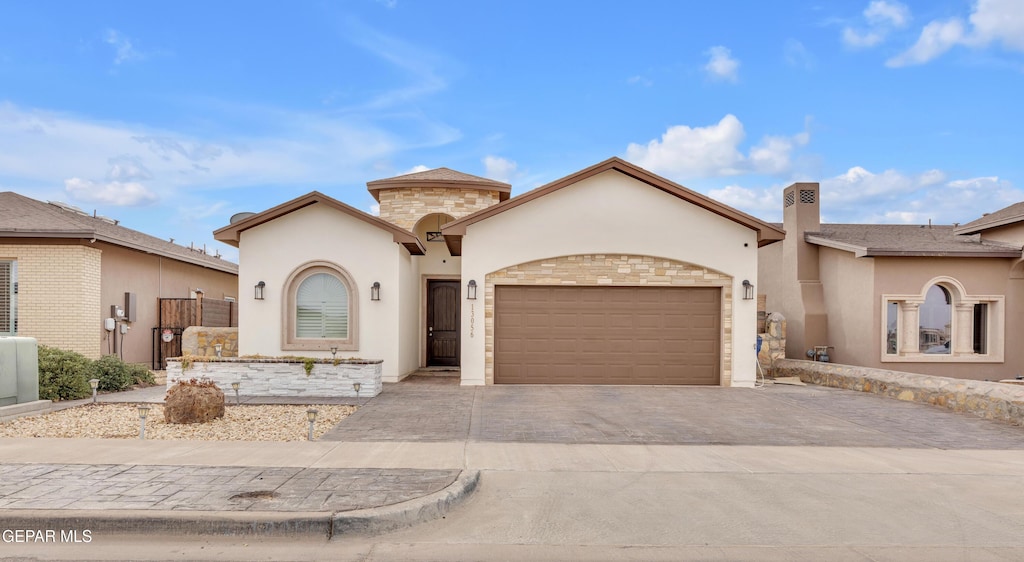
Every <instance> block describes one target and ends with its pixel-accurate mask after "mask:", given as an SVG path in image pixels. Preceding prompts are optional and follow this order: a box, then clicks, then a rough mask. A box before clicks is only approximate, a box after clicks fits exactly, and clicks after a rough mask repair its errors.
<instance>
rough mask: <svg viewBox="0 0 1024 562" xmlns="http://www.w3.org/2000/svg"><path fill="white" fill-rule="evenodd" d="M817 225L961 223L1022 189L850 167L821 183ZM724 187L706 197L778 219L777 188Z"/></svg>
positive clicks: (1017, 197)
mask: <svg viewBox="0 0 1024 562" xmlns="http://www.w3.org/2000/svg"><path fill="white" fill-rule="evenodd" d="M820 183H821V209H822V211H821V212H822V217H821V218H822V222H826V223H829V222H831V223H868V224H875V223H882V224H886V223H890V224H927V223H928V220H929V219H931V220H932V222H934V223H935V224H953V223H954V222H959V223H961V224H962V223H966V222H969V221H972V220H974V219H977V218H979V217H981V216H982V215H983V214H984V213H991V212H993V211H997V210H999V209H1001V208H1003V207H1006V206H1007V205H1011V204H1013V203H1016V202H1018V201H1022V200H1024V191H1022V190H1020V189H1017V188H1015V187H1014V186H1013V185H1012V184H1011V183H1010V182H1008V181H1006V180H1001V179H1000V178H998V177H977V178H965V179H956V180H948V178H947V174H946V173H945V172H943V171H941V170H928V171H925V172H922V173H919V174H907V173H904V172H900V171H898V170H885V171H883V172H879V173H873V172H870V171H868V170H867V169H865V168H863V167H861V166H854V167H852V168H850V169H849V170H847V171H846V172H845V173H843V174H839V175H837V176H835V177H831V178H826V179H824V180H822V181H821V182H820ZM785 185H788V182H786V183H781V184H777V185H773V186H770V187H766V188H750V187H743V186H741V185H729V186H727V187H725V188H722V189H714V190H710V191H709V192H708V195H709V196H710V197H712V198H714V199H717V200H718V201H721V202H723V203H725V204H727V205H730V206H732V207H736V208H737V209H740V210H742V211H745V212H747V213H750V214H752V215H754V216H756V217H759V218H762V219H764V220H776V221H778V220H781V218H782V190H783V188H784V187H785Z"/></svg>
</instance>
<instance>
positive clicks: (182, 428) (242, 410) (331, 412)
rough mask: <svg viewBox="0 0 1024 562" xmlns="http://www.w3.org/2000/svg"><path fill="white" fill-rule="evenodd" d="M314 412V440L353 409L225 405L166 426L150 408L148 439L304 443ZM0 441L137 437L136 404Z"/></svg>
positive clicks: (92, 408) (46, 423)
mask: <svg viewBox="0 0 1024 562" xmlns="http://www.w3.org/2000/svg"><path fill="white" fill-rule="evenodd" d="M311 407H312V408H316V410H317V412H318V413H317V417H316V424H315V425H314V428H313V437H314V438H319V437H320V436H321V435H323V434H324V433H326V432H327V431H328V430H330V429H331V428H332V427H334V426H335V425H337V424H338V422H340V421H341V420H343V419H345V418H346V417H348V416H349V415H351V414H352V413H353V412H355V411H356V407H355V406H334V405H317V406H292V405H241V406H233V405H229V406H227V407H226V408H225V413H224V417H223V418H220V419H217V420H214V421H212V422H210V423H203V424H168V423H164V413H163V406H160V405H156V404H152V405H151V409H150V411H149V415H148V417H147V418H146V439H166V440H196V441H305V440H306V438H307V436H308V431H309V422H308V421H307V419H306V410H307V409H309V408H311ZM0 437H69V438H83V437H84V438H99V439H138V437H139V411H138V408H137V407H136V405H135V404H87V405H83V406H79V407H76V408H69V409H67V410H61V411H57V412H51V413H48V414H43V415H40V416H32V417H25V418H18V419H16V420H12V421H9V422H4V423H0Z"/></svg>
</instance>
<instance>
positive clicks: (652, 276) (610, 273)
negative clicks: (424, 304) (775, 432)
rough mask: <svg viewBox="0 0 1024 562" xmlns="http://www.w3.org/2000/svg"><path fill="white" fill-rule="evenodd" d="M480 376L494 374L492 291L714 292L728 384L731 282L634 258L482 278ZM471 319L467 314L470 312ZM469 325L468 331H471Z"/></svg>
mask: <svg viewBox="0 0 1024 562" xmlns="http://www.w3.org/2000/svg"><path fill="white" fill-rule="evenodd" d="M484 285H485V286H484V311H483V312H484V313H483V316H484V318H483V320H484V332H485V333H484V361H485V364H484V373H485V382H486V384H493V383H494V373H495V322H494V320H495V287H496V286H500V285H549V286H605V287H608V286H623V287H631V286H632V287H647V286H649V287H717V288H720V289H721V334H720V340H719V341H720V342H721V344H720V350H719V357H720V366H719V372H720V381H719V383H720V384H721V385H722V386H729V385H730V384H731V380H732V344H733V334H732V331H733V330H732V327H733V323H732V317H733V287H732V285H733V278H732V277H731V276H729V275H726V274H724V273H721V272H718V271H715V270H713V269H709V268H705V267H702V266H700V265H696V264H692V263H687V262H682V261H678V260H672V259H667V258H661V257H655V256H646V255H637V254H621V253H616V254H577V255H570V256H559V257H552V258H545V259H540V260H534V261H530V262H526V263H522V264H517V265H512V266H509V267H505V268H503V269H499V270H497V271H494V272H492V273H489V274H487V276H486V279H485V283H484ZM471 314H472V311H471ZM475 322H476V320H473V321H471V324H470V330H471V331H473V330H474V329H475V325H474V324H475Z"/></svg>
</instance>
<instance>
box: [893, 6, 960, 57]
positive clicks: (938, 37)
mask: <svg viewBox="0 0 1024 562" xmlns="http://www.w3.org/2000/svg"><path fill="white" fill-rule="evenodd" d="M963 42H964V23H963V22H962V21H960V20H959V19H956V18H954V19H951V20H948V21H933V22H931V23H929V24H928V25H926V26H924V29H923V30H921V36H920V37H919V38H918V39H917V42H916V43H914V46H912V47H911V48H909V49H907V50H906V51H904V52H902V53H900V54H899V55H897V56H895V57H892V58H890V59H889V60H887V61H885V65H886V66H888V67H890V68H897V67H901V66H908V65H913V64H924V63H926V62H928V61H930V60H932V59H934V58H935V57H937V56H939V55H941V54H943V53H945V52H946V51H948V50H950V49H952V48H953V47H954V46H955V45H957V44H959V43H963Z"/></svg>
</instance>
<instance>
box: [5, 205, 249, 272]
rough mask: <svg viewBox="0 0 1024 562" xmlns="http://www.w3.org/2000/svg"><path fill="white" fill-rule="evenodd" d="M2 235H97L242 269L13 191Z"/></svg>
mask: <svg viewBox="0 0 1024 562" xmlns="http://www.w3.org/2000/svg"><path fill="white" fill-rule="evenodd" d="M0 237H15V238H76V239H96V240H99V241H102V242H107V243H110V244H114V245H117V246H122V247H125V248H130V249H133V250H138V251H141V252H146V253H150V254H154V255H159V256H162V257H166V258H170V259H174V260H177V261H181V262H185V263H191V264H194V265H198V266H201V267H207V268H210V269H216V270H218V271H224V272H226V273H234V274H237V273H238V264H236V263H233V262H230V261H227V260H224V259H221V258H219V257H216V256H211V255H209V254H207V253H204V252H197V251H195V250H193V249H191V248H188V247H185V246H181V245H178V244H175V243H173V242H169V241H167V240H164V239H162V238H157V237H155V236H151V235H149V234H146V233H144V232H139V231H138V230H134V229H131V228H128V227H126V226H122V225H120V224H114V223H113V222H108V220H107V219H103V218H99V217H93V216H91V215H88V214H84V213H81V214H80V213H78V212H76V211H72V210H63V209H61V207H59V206H57V205H54V204H51V203H45V202H43V201H38V200H36V199H32V198H31V197H26V196H24V195H21V194H19V193H15V192H13V191H6V192H2V193H0Z"/></svg>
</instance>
